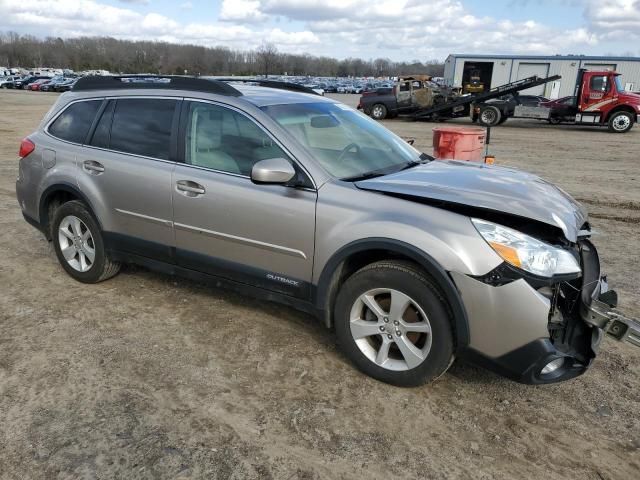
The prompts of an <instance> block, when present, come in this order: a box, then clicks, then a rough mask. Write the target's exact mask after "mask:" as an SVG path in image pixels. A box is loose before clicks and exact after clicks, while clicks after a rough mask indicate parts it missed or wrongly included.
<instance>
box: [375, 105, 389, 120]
mask: <svg viewBox="0 0 640 480" xmlns="http://www.w3.org/2000/svg"><path fill="white" fill-rule="evenodd" d="M387 113H388V112H387V107H385V106H384V105H383V104H382V103H376V104H375V105H374V106H373V107H371V118H373V119H374V120H384V119H385V118H387Z"/></svg>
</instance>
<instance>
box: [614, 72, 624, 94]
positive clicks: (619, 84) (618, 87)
mask: <svg viewBox="0 0 640 480" xmlns="http://www.w3.org/2000/svg"><path fill="white" fill-rule="evenodd" d="M615 79H616V80H615V81H616V90H618V93H622V92H624V86H623V85H622V80H620V75H616V76H615Z"/></svg>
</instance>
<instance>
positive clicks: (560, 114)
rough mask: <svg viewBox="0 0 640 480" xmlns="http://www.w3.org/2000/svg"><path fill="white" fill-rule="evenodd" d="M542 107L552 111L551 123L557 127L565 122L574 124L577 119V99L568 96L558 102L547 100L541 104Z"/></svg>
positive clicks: (550, 114)
mask: <svg viewBox="0 0 640 480" xmlns="http://www.w3.org/2000/svg"><path fill="white" fill-rule="evenodd" d="M540 106H541V107H546V108H548V109H550V110H551V111H550V112H549V123H552V124H554V125H557V124H559V123H563V122H569V123H573V122H574V121H575V119H576V112H577V111H578V108H577V107H576V97H574V96H568V97H562V98H558V99H557V100H547V101H546V102H542V103H541V104H540Z"/></svg>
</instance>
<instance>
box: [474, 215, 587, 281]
mask: <svg viewBox="0 0 640 480" xmlns="http://www.w3.org/2000/svg"><path fill="white" fill-rule="evenodd" d="M471 221H472V222H473V224H474V225H475V227H476V229H477V230H478V232H479V233H480V235H482V237H483V238H484V239H485V240H486V241H487V243H488V244H489V245H491V248H493V249H494V250H495V252H496V253H497V254H498V255H500V257H501V258H502V259H503V260H504V261H505V262H507V263H509V264H511V265H513V266H514V267H518V268H521V269H522V270H526V271H527V272H529V273H533V274H534V275H540V276H542V277H552V276H554V275H562V274H570V273H579V272H580V265H579V264H578V261H577V260H576V259H575V257H574V256H573V255H571V253H569V252H568V251H566V250H563V249H561V248H556V247H553V246H551V245H549V244H548V243H544V242H541V241H540V240H536V239H535V238H533V237H530V236H529V235H525V234H524V233H520V232H518V231H517V230H513V229H511V228H507V227H503V226H502V225H497V224H495V223H491V222H487V221H485V220H479V219H477V218H472V219H471Z"/></svg>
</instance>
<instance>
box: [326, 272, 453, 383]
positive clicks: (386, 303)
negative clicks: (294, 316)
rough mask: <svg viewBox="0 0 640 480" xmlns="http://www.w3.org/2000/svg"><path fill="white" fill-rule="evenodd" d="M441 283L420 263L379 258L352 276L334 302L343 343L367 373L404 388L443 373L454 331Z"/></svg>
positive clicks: (336, 327) (339, 340) (344, 349)
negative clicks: (430, 276) (423, 268)
mask: <svg viewBox="0 0 640 480" xmlns="http://www.w3.org/2000/svg"><path fill="white" fill-rule="evenodd" d="M448 312H449V309H448V307H447V304H446V301H445V300H444V298H443V296H442V294H441V293H440V291H439V289H438V288H437V285H435V284H434V283H433V281H432V280H431V279H430V278H428V277H427V276H426V275H425V274H424V273H423V272H422V271H421V270H420V269H419V268H418V267H417V266H416V265H414V264H412V263H410V262H403V261H391V260H389V261H380V262H376V263H373V264H371V265H368V266H366V267H364V268H362V269H360V270H358V271H357V272H356V273H354V274H353V275H352V276H351V277H349V278H348V279H347V281H346V282H345V283H344V284H343V285H342V287H341V288H340V291H339V292H338V297H337V299H336V303H335V306H334V315H335V316H334V318H335V329H336V336H337V340H338V345H339V346H340V348H341V349H342V351H343V352H344V353H345V355H346V356H347V357H348V358H349V359H350V360H351V361H352V362H353V363H354V364H355V365H356V366H357V367H358V368H359V369H360V370H361V371H362V372H364V373H366V374H367V375H369V376H371V377H373V378H375V379H377V380H380V381H382V382H386V383H390V384H392V385H397V386H401V387H413V386H418V385H422V384H424V383H427V382H430V381H432V380H434V379H436V378H438V377H439V376H440V375H442V374H443V373H444V372H445V371H446V370H447V368H448V367H449V365H450V364H451V363H452V359H453V353H454V334H453V328H452V322H451V317H450V314H449V313H448Z"/></svg>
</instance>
